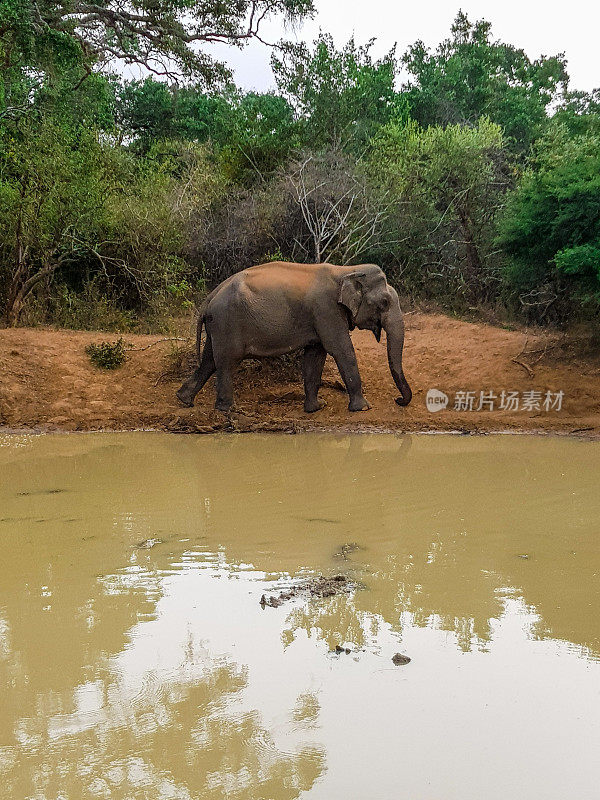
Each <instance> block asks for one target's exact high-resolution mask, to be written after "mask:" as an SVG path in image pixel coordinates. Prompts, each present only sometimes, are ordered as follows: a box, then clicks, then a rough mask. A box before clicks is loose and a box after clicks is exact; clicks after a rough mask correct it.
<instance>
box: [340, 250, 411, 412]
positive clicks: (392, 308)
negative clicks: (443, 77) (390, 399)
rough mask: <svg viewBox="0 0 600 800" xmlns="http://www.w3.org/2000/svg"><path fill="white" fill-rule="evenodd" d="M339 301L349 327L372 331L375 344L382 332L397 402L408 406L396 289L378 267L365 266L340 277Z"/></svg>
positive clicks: (402, 335)
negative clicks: (347, 318)
mask: <svg viewBox="0 0 600 800" xmlns="http://www.w3.org/2000/svg"><path fill="white" fill-rule="evenodd" d="M338 302H339V303H340V304H341V305H343V306H344V307H345V308H346V309H347V311H348V316H349V320H350V324H351V327H356V328H361V329H362V330H369V331H373V333H374V335H375V338H376V339H377V341H379V340H380V339H381V331H382V329H383V330H384V331H385V334H386V339H387V352H388V363H389V365H390V372H391V373H392V377H393V379H394V383H395V384H396V386H397V387H398V391H399V392H400V394H401V397H398V398H396V403H398V405H399V406H407V405H408V404H409V403H410V401H411V399H412V391H411V389H410V386H409V385H408V382H407V380H406V378H405V377H404V372H403V371H402V348H403V346H404V320H403V318H402V311H401V310H400V303H399V302H398V295H397V294H396V291H395V289H393V288H392V287H391V286H390V285H389V284H388V282H387V281H386V279H385V275H384V274H383V272H382V270H381V269H380V268H379V267H377V266H375V265H374V264H365V265H362V266H360V267H357V268H356V270H355V271H353V272H350V273H348V274H346V275H345V276H344V277H343V278H342V280H341V283H340V291H339V297H338Z"/></svg>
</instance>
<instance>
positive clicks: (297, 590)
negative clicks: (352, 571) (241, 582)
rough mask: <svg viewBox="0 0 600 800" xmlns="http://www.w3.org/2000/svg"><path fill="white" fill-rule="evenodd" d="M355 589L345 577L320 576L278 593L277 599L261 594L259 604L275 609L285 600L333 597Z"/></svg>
mask: <svg viewBox="0 0 600 800" xmlns="http://www.w3.org/2000/svg"><path fill="white" fill-rule="evenodd" d="M356 588H357V585H356V584H355V583H353V582H352V581H350V580H348V578H346V576H345V575H335V576H334V577H333V578H326V577H324V576H323V575H320V576H319V577H318V578H311V579H310V580H308V581H304V582H303V583H299V584H297V585H296V586H292V587H290V588H289V589H286V590H285V591H283V592H280V593H279V595H278V596H277V597H275V596H273V595H272V596H271V597H269V598H267V597H265V595H264V594H263V596H262V597H261V598H260V604H261V606H262V607H263V608H265V606H270V607H271V608H277V607H278V606H280V605H282V603H285V602H286V601H287V600H293V599H294V598H296V597H310V598H315V597H333V596H334V595H336V594H347V593H348V592H351V591H352V590H353V589H356Z"/></svg>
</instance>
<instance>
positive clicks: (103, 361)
mask: <svg viewBox="0 0 600 800" xmlns="http://www.w3.org/2000/svg"><path fill="white" fill-rule="evenodd" d="M85 352H86V353H87V354H88V356H89V357H90V361H91V362H92V364H93V365H94V366H96V367H99V368H100V369H117V368H118V367H120V366H122V365H123V364H124V363H125V359H126V358H127V356H126V353H125V341H124V339H123V337H121V338H120V339H117V341H116V342H100V344H95V343H92V344H89V345H88V346H87V347H86V348H85Z"/></svg>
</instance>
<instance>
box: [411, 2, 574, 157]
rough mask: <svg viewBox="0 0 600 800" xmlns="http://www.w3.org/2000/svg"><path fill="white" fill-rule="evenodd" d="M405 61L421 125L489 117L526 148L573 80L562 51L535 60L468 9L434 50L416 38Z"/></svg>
mask: <svg viewBox="0 0 600 800" xmlns="http://www.w3.org/2000/svg"><path fill="white" fill-rule="evenodd" d="M402 61H403V63H404V66H405V68H406V69H407V70H408V72H409V73H410V75H411V79H410V80H409V82H408V83H407V84H406V86H405V90H406V98H407V100H408V103H409V107H410V113H411V115H412V116H413V117H414V119H416V120H417V121H418V122H420V123H421V125H424V126H426V125H447V124H457V123H458V124H469V125H472V124H474V123H476V122H477V120H478V119H480V118H481V117H483V116H485V117H488V118H489V119H491V120H492V121H493V122H496V123H497V124H498V125H500V126H501V127H502V129H503V131H504V134H505V136H506V138H507V140H508V141H512V142H513V143H514V146H515V147H516V148H517V149H520V150H524V149H526V148H527V147H529V145H530V144H531V142H532V141H533V140H534V139H535V138H537V137H538V136H539V135H540V134H541V133H542V132H543V130H544V127H545V125H546V122H547V116H546V111H547V109H548V108H549V107H550V106H551V104H552V102H554V101H555V100H556V99H557V98H559V97H560V95H561V93H562V92H563V91H564V90H566V86H567V81H568V78H567V73H566V62H565V59H564V57H563V56H562V55H559V56H554V57H552V58H546V57H542V58H540V59H538V60H536V61H531V60H530V59H529V58H528V57H527V55H526V54H525V52H524V51H523V50H520V49H518V48H516V47H514V46H513V45H509V44H505V43H503V42H500V41H494V40H492V38H491V25H490V23H489V22H486V21H485V20H479V21H478V22H475V23H472V22H470V21H469V19H468V18H467V16H466V15H465V14H464V13H463V12H459V13H458V15H457V17H456V19H455V21H454V24H453V26H452V35H451V37H450V38H449V39H446V40H445V41H443V42H442V43H441V44H440V45H439V47H438V48H437V49H436V51H435V52H434V53H431V52H430V51H429V50H428V49H427V48H426V47H425V45H424V44H423V42H416V43H415V44H414V45H413V46H412V47H410V48H409V49H408V51H407V53H406V54H405V55H404V57H403V59H402Z"/></svg>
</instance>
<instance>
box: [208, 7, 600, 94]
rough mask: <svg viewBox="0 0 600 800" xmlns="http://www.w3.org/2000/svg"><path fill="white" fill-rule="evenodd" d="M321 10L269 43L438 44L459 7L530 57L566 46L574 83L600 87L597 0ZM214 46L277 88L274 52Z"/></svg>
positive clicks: (251, 81)
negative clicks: (318, 39)
mask: <svg viewBox="0 0 600 800" xmlns="http://www.w3.org/2000/svg"><path fill="white" fill-rule="evenodd" d="M315 4H316V6H317V8H318V14H317V16H316V18H315V19H314V20H311V21H308V22H305V23H304V24H303V25H302V26H301V27H300V28H299V29H298V30H297V31H296V32H294V31H293V30H287V31H285V30H284V28H283V26H282V25H281V24H278V23H270V24H267V25H265V26H264V27H263V28H262V29H261V32H262V35H263V37H264V38H265V39H267V40H269V41H276V40H277V39H280V38H282V36H284V37H285V38H288V39H304V40H306V41H309V42H310V41H312V40H313V39H314V38H315V36H316V35H317V34H318V32H319V28H321V29H323V30H324V31H327V32H329V33H331V34H332V35H333V37H334V40H335V42H336V44H337V45H341V44H342V43H344V42H346V41H347V40H348V39H349V38H350V36H352V34H354V35H355V38H356V40H357V42H358V43H359V44H362V43H364V42H366V41H367V40H368V39H370V38H373V37H375V38H376V39H377V43H376V45H375V46H374V48H373V51H372V52H373V54H374V55H376V56H378V55H381V54H383V53H384V52H387V51H388V50H389V49H390V48H391V47H392V46H393V45H394V43H397V44H398V50H397V52H398V53H399V54H401V53H403V52H404V50H405V49H406V47H407V46H408V45H409V44H412V43H413V42H414V41H416V40H417V39H422V40H423V41H424V42H425V44H426V45H428V46H431V47H434V46H435V45H436V44H438V42H440V41H441V40H442V39H444V38H446V37H447V36H448V34H449V31H450V26H451V24H452V20H453V19H454V17H455V16H456V12H457V10H458V9H459V8H462V10H463V11H465V12H466V13H467V15H468V16H469V18H470V19H472V20H475V19H481V18H484V19H487V20H488V21H490V22H491V23H492V34H493V36H494V38H498V39H502V40H503V41H505V42H509V43H510V44H513V45H515V46H517V47H521V48H523V49H524V50H525V51H526V53H527V54H528V56H529V57H530V58H531V59H534V58H538V57H539V56H540V55H556V54H557V53H560V52H563V53H565V54H566V57H567V59H568V69H569V74H570V76H571V84H570V88H571V89H586V90H590V89H594V88H596V87H597V86H600V68H599V64H600V57H599V49H600V45H599V33H600V3H598V0H570V2H566V3H565V2H561V3H558V2H556V0H545V2H543V1H542V0H502V2H498V0H463V1H462V2H456V3H454V2H448V0H417V2H402V0H316V2H315ZM213 52H214V53H215V55H217V56H218V57H219V58H220V59H224V60H226V61H227V62H228V63H229V64H230V66H231V67H232V68H233V69H234V72H235V77H236V81H237V83H238V85H240V86H242V87H243V88H244V89H258V90H260V91H265V90H267V89H270V88H273V86H274V83H273V76H272V74H271V69H270V67H269V58H270V50H269V48H267V47H265V46H264V45H260V44H259V43H256V42H253V43H252V44H251V45H249V46H248V47H246V48H245V49H244V50H241V51H238V50H235V49H234V48H225V47H221V46H219V47H216V48H214V50H213Z"/></svg>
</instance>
